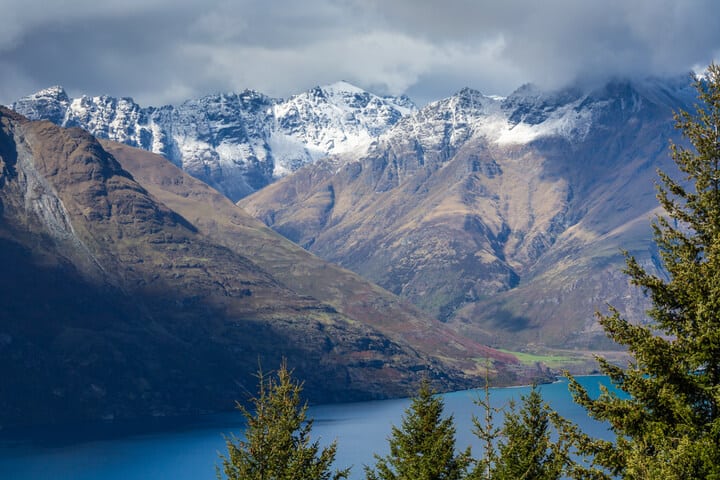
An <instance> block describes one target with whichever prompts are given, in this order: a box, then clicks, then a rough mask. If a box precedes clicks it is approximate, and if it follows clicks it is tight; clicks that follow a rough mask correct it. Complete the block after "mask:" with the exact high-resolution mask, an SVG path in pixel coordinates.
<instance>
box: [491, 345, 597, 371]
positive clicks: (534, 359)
mask: <svg viewBox="0 0 720 480" xmlns="http://www.w3.org/2000/svg"><path fill="white" fill-rule="evenodd" d="M498 350H499V351H501V352H505V353H509V354H512V355H515V356H516V357H517V358H518V360H520V362H522V363H523V364H525V365H535V364H537V363H542V364H543V365H547V366H548V367H550V368H561V367H568V366H570V365H573V364H577V363H583V362H585V361H587V359H585V358H582V357H576V356H570V355H558V354H552V353H547V354H539V353H529V352H515V351H513V350H505V349H502V348H498Z"/></svg>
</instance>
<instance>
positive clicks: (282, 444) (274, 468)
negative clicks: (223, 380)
mask: <svg viewBox="0 0 720 480" xmlns="http://www.w3.org/2000/svg"><path fill="white" fill-rule="evenodd" d="M258 380H259V382H258V383H259V393H258V396H257V397H255V398H253V399H252V404H253V408H252V410H248V409H246V408H245V407H243V406H242V405H241V404H238V409H239V410H240V411H241V412H242V414H243V415H244V416H245V419H246V421H247V425H246V429H245V436H244V437H245V438H244V439H238V438H236V437H229V438H226V442H225V443H226V446H227V450H228V451H227V456H224V455H221V456H220V457H221V459H222V472H221V471H220V469H218V472H217V476H218V478H228V479H230V480H330V479H332V480H340V479H342V478H347V475H348V470H340V471H337V470H335V471H333V470H331V466H332V464H333V462H334V461H335V452H336V444H335V442H333V443H332V444H330V445H329V446H328V447H325V448H322V449H321V448H320V446H319V444H318V442H317V441H315V442H312V441H311V439H310V431H311V429H312V424H313V421H312V419H307V416H306V413H307V408H308V407H307V404H301V399H300V394H301V392H302V384H301V383H298V382H296V381H295V380H293V378H292V375H291V372H290V371H289V370H288V368H287V365H286V363H285V362H283V363H282V364H281V365H280V369H279V370H278V371H277V375H276V376H266V375H264V374H263V373H262V371H260V372H259V373H258Z"/></svg>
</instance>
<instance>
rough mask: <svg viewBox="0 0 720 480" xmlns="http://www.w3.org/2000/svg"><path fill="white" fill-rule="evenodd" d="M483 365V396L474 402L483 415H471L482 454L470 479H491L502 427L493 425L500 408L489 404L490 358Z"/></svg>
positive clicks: (500, 410)
mask: <svg viewBox="0 0 720 480" xmlns="http://www.w3.org/2000/svg"><path fill="white" fill-rule="evenodd" d="M486 362H487V363H486V365H485V386H484V388H483V391H484V394H485V395H484V397H483V398H480V397H478V398H477V399H476V400H475V404H476V405H478V406H479V407H480V408H481V409H482V411H483V414H484V415H483V416H482V417H477V416H475V415H473V425H474V429H473V433H474V434H475V436H476V437H478V438H479V439H480V441H481V442H482V445H483V456H482V457H481V458H480V459H479V460H476V461H475V468H474V469H473V470H472V472H471V474H470V475H469V477H468V478H469V479H471V480H492V471H493V469H494V468H495V464H496V462H497V459H498V458H497V449H496V447H495V445H496V442H497V441H498V439H499V438H500V436H501V433H502V429H501V428H500V427H497V426H496V425H495V421H494V419H495V414H496V413H500V412H502V409H501V408H497V407H493V406H492V405H491V404H490V359H489V358H488V359H486Z"/></svg>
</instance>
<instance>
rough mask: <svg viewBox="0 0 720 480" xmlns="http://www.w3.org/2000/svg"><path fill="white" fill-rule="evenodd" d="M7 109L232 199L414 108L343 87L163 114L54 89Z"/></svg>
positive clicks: (250, 96)
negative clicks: (134, 154)
mask: <svg viewBox="0 0 720 480" xmlns="http://www.w3.org/2000/svg"><path fill="white" fill-rule="evenodd" d="M11 108H12V109H13V110H15V111H17V112H19V113H21V114H23V115H25V116H26V117H28V118H29V119H31V120H50V121H51V122H53V123H55V124H56V125H60V126H64V127H73V126H77V127H81V128H83V129H85V130H87V131H89V132H90V133H92V134H93V135H95V136H96V137H98V138H105V139H110V140H115V141H117V142H121V143H124V144H127V145H130V146H134V147H139V148H143V149H145V150H148V151H152V152H155V153H159V154H161V155H163V156H165V157H166V158H167V159H169V160H170V161H172V162H173V163H175V165H178V166H180V167H182V168H183V170H185V171H186V172H188V173H189V174H190V175H192V176H194V177H196V178H198V179H200V180H202V181H203V182H205V183H207V184H208V185H211V186H212V187H214V188H216V189H217V190H219V191H221V192H222V193H224V194H225V195H226V196H228V197H229V198H231V199H233V200H237V199H239V198H241V197H244V196H245V195H247V194H249V193H252V192H254V191H256V190H258V189H260V188H262V187H264V186H265V185H267V184H269V183H271V182H272V181H273V180H274V179H276V178H279V177H282V176H284V175H286V174H288V173H290V172H293V171H295V170H297V169H298V168H299V167H301V166H302V165H305V164H307V163H312V162H313V161H315V160H316V159H318V158H322V157H325V156H327V155H328V154H335V153H342V152H347V151H351V150H354V149H358V148H360V149H361V148H363V147H364V146H366V145H367V144H368V143H369V142H370V141H371V140H372V139H373V138H374V137H376V136H377V135H379V134H380V133H382V132H384V131H385V130H386V129H387V128H388V127H390V126H392V125H394V124H395V123H396V122H397V121H398V120H399V119H400V118H401V117H402V116H403V115H405V114H407V113H410V112H412V111H413V110H414V109H415V107H414V105H413V104H412V102H410V100H409V99H407V98H406V97H399V98H394V97H385V98H383V97H378V96H376V95H373V94H371V93H368V92H366V91H364V90H361V89H359V88H357V87H355V86H353V85H350V84H348V83H346V82H338V83H335V84H333V85H328V86H324V87H316V88H314V89H312V90H310V91H308V92H305V93H302V94H299V95H295V96H293V97H291V98H289V99H287V100H282V99H274V98H270V97H267V96H265V95H262V94H261V93H258V92H255V91H251V90H246V91H244V92H242V93H239V94H223V95H211V96H207V97H204V98H200V99H196V100H188V101H187V102H185V103H183V104H181V105H178V106H170V105H168V106H163V107H159V108H155V107H147V108H145V107H140V106H139V105H138V104H136V103H135V102H134V101H133V100H132V99H131V98H120V99H118V98H113V97H108V96H96V97H88V96H82V97H81V98H74V99H73V98H70V97H68V95H67V93H66V92H65V91H64V90H63V89H62V88H61V87H52V88H48V89H46V90H42V91H40V92H37V93H35V94H33V95H30V96H28V97H25V98H22V99H20V100H18V101H17V102H15V103H14V104H13V105H12V106H11Z"/></svg>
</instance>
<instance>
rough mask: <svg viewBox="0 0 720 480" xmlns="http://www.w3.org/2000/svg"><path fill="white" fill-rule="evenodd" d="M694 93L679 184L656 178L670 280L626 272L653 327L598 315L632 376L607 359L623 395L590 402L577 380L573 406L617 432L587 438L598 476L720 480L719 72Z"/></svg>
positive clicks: (712, 71) (713, 69)
mask: <svg viewBox="0 0 720 480" xmlns="http://www.w3.org/2000/svg"><path fill="white" fill-rule="evenodd" d="M695 86H696V88H697V91H698V96H699V100H700V104H699V105H697V106H696V112H693V113H689V112H684V111H681V112H679V113H678V114H677V115H676V116H675V119H676V126H677V128H679V129H681V131H682V133H683V135H684V137H685V138H686V139H687V140H688V141H689V144H688V145H687V146H681V145H671V154H672V157H673V160H674V161H675V163H676V164H677V166H678V168H679V170H680V171H681V172H682V174H683V178H680V179H678V180H675V179H673V178H671V176H670V175H668V174H666V173H662V172H660V179H661V182H662V183H661V185H660V186H659V187H658V200H659V202H660V205H661V206H662V207H663V208H664V210H665V212H666V215H665V216H659V217H657V218H656V220H655V221H654V223H653V229H654V236H655V237H654V238H655V243H656V244H657V246H658V249H659V252H660V255H661V260H662V264H663V267H664V269H665V271H666V272H667V275H668V277H667V279H665V278H661V277H660V276H656V275H652V274H650V273H648V272H647V271H646V270H645V269H644V268H643V267H642V266H641V265H640V264H639V263H638V262H637V261H636V260H635V259H634V258H633V257H631V256H629V255H628V256H627V267H626V273H627V274H628V275H629V277H630V279H631V281H632V283H634V284H635V285H637V286H639V287H641V288H642V290H643V291H644V292H645V293H646V294H648V295H649V296H650V299H651V300H652V308H651V309H650V310H648V312H647V313H648V316H649V319H650V322H649V323H648V324H645V325H634V324H631V323H629V322H628V321H627V320H625V319H624V318H622V316H621V314H620V312H618V311H617V310H615V309H611V311H610V314H609V315H601V316H600V323H601V324H602V326H603V327H604V329H605V331H606V332H607V334H608V336H609V337H610V338H612V339H613V340H614V341H615V342H617V343H618V344H620V345H623V346H625V347H627V349H628V351H629V353H630V354H631V355H632V356H633V362H632V363H631V364H630V365H629V366H628V367H627V368H620V367H617V366H614V365H611V364H609V363H608V362H607V361H604V360H601V368H602V372H603V373H605V374H607V375H608V376H609V377H610V378H611V380H612V382H613V383H614V384H615V385H616V386H617V387H618V388H619V389H620V390H622V391H623V392H625V394H626V395H625V394H623V395H618V394H614V393H612V392H609V391H607V390H605V391H604V392H603V393H602V394H601V396H600V397H599V398H596V399H592V398H590V397H589V395H588V394H587V392H586V391H585V390H584V389H583V388H582V387H581V386H580V385H579V384H578V383H577V382H575V381H571V390H572V392H573V395H574V397H575V399H576V401H577V402H578V403H579V404H581V405H582V406H584V407H585V408H586V409H587V411H588V412H589V414H590V415H591V416H593V417H594V418H596V419H598V420H602V421H607V422H609V424H610V426H611V428H612V429H613V431H614V432H615V433H616V440H615V442H603V441H598V440H593V439H589V438H587V437H584V438H582V439H581V440H582V447H583V450H584V451H585V452H586V453H588V454H590V455H591V456H592V457H593V458H594V461H595V463H596V464H597V465H598V466H600V467H602V468H601V469H599V470H598V471H596V472H595V474H596V476H599V475H601V473H599V472H601V471H604V472H606V473H610V474H614V475H620V476H622V477H623V478H632V479H647V478H662V479H696V478H697V479H699V478H703V479H708V478H716V479H717V478H720V67H718V66H717V65H711V66H710V67H709V69H708V72H707V75H706V76H705V77H704V78H698V79H697V80H696V82H695ZM571 380H572V379H571Z"/></svg>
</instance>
